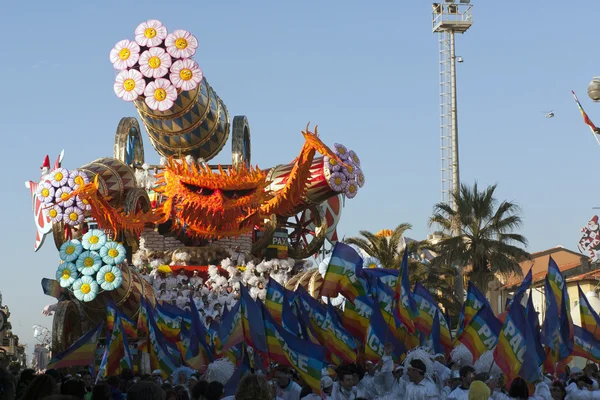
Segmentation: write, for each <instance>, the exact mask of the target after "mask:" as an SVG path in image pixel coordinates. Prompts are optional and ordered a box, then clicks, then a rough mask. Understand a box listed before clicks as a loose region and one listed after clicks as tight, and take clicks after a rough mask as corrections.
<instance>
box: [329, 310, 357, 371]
mask: <svg viewBox="0 0 600 400" xmlns="http://www.w3.org/2000/svg"><path fill="white" fill-rule="evenodd" d="M324 328H325V329H327V330H328V331H329V343H327V347H328V348H329V349H331V350H332V351H333V352H334V353H336V354H337V355H338V356H339V357H340V358H341V359H342V360H344V361H346V362H349V363H353V362H355V361H356V341H355V340H354V338H353V337H352V335H351V334H350V333H348V331H347V330H346V329H345V328H344V327H343V326H342V324H341V323H340V320H339V318H338V316H337V314H336V309H335V307H333V306H332V305H331V303H329V304H328V306H327V315H326V317H325V323H324Z"/></svg>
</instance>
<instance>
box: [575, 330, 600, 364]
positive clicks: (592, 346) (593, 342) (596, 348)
mask: <svg viewBox="0 0 600 400" xmlns="http://www.w3.org/2000/svg"><path fill="white" fill-rule="evenodd" d="M574 330H575V347H574V348H573V355H574V356H578V357H583V358H585V359H588V360H590V361H592V362H594V363H596V364H598V363H600V342H599V341H598V340H597V339H596V338H594V335H592V334H591V333H590V332H589V331H588V330H586V329H584V328H582V327H580V326H577V325H575V327H574Z"/></svg>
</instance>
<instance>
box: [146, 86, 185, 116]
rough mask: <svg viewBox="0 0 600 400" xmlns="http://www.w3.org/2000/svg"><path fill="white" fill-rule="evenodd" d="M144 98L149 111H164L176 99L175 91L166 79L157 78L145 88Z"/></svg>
mask: <svg viewBox="0 0 600 400" xmlns="http://www.w3.org/2000/svg"><path fill="white" fill-rule="evenodd" d="M144 96H145V97H146V104H147V105H148V107H150V109H152V110H158V111H166V110H168V109H169V108H171V107H172V106H173V102H174V101H175V100H176V99H177V89H175V86H173V85H172V84H171V82H169V80H168V79H162V78H159V79H157V80H155V81H153V82H150V83H149V84H148V86H146V90H144Z"/></svg>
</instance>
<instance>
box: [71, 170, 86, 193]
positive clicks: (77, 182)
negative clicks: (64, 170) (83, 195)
mask: <svg viewBox="0 0 600 400" xmlns="http://www.w3.org/2000/svg"><path fill="white" fill-rule="evenodd" d="M88 183H90V178H88V176H87V174H86V173H85V172H83V171H79V170H77V169H74V170H73V171H71V172H69V186H70V187H71V189H73V190H77V189H79V188H80V187H82V186H85V185H87V184H88Z"/></svg>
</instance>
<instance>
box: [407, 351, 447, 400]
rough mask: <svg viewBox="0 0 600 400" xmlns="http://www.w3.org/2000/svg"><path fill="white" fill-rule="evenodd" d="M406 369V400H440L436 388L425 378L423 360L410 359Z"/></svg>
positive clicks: (425, 372)
mask: <svg viewBox="0 0 600 400" xmlns="http://www.w3.org/2000/svg"><path fill="white" fill-rule="evenodd" d="M406 369H407V371H406V373H407V375H408V378H409V379H410V382H409V384H408V385H407V386H406V396H405V397H404V398H405V399H406V400H427V399H441V396H440V392H439V391H438V388H437V386H436V385H435V383H433V381H431V380H430V379H429V377H427V376H426V374H427V367H426V366H425V363H424V362H423V360H420V359H418V358H414V359H412V360H411V361H410V363H409V365H408V367H407V368H406Z"/></svg>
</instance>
